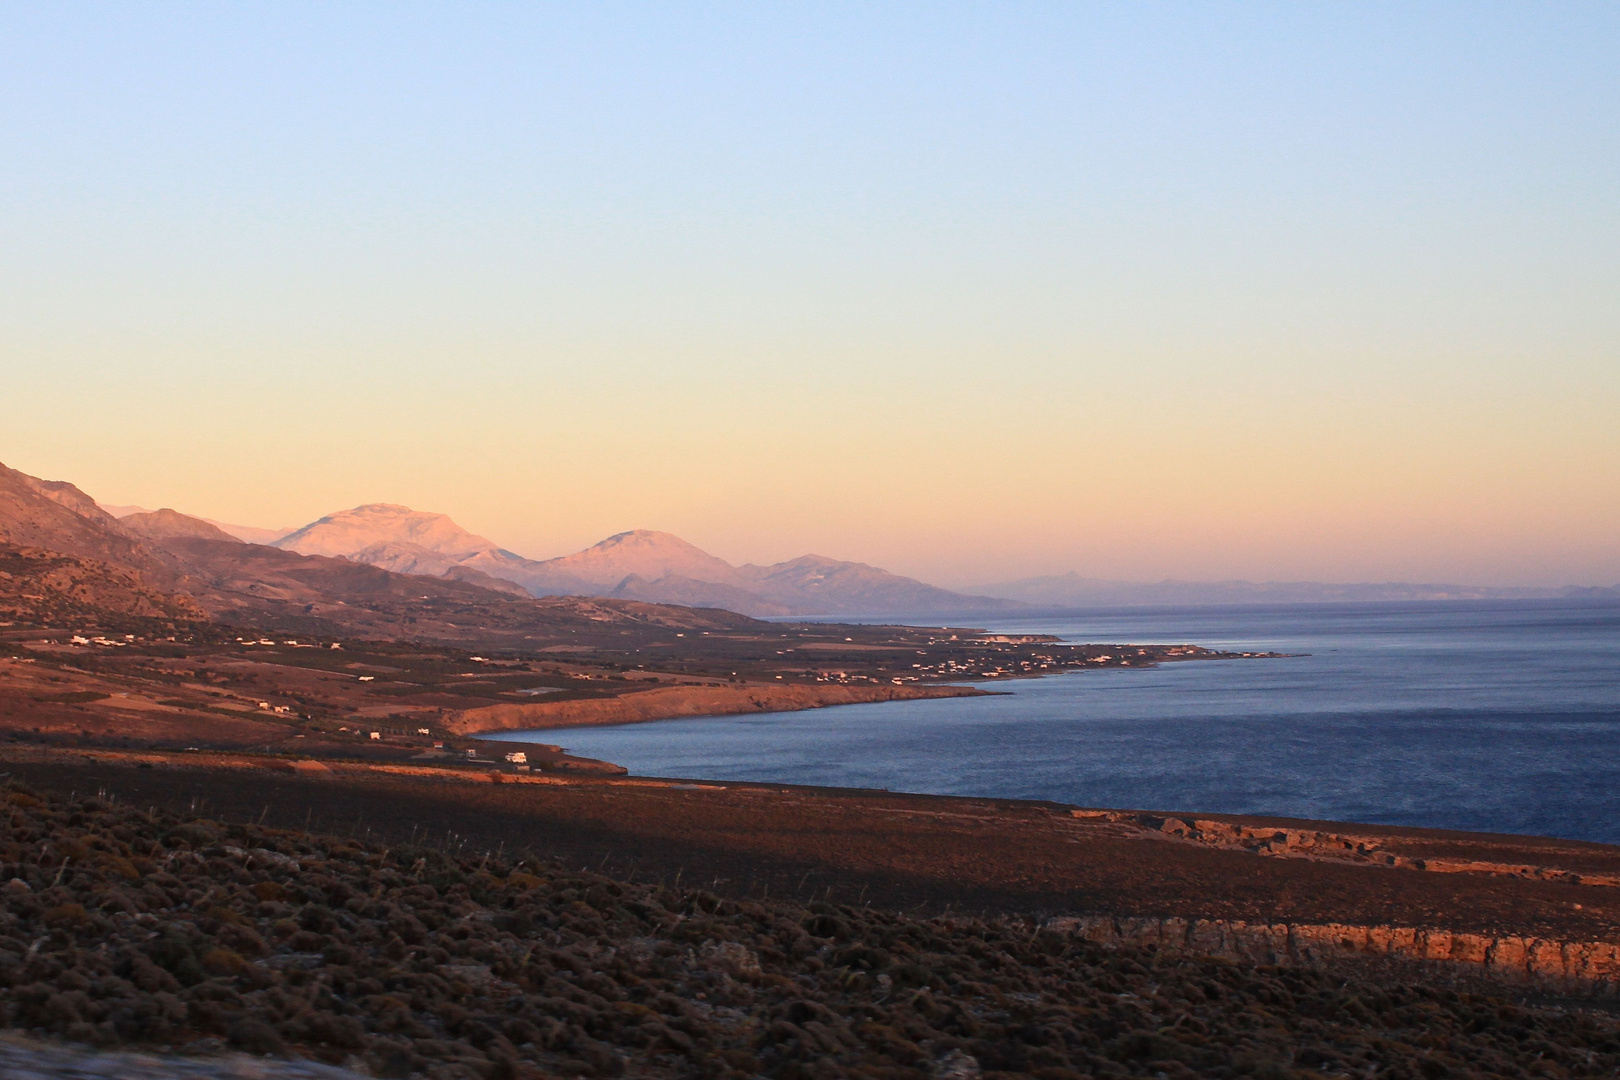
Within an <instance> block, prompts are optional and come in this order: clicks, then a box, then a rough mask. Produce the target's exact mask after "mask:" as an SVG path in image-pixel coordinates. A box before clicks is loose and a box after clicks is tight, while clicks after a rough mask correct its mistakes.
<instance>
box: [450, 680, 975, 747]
mask: <svg viewBox="0 0 1620 1080" xmlns="http://www.w3.org/2000/svg"><path fill="white" fill-rule="evenodd" d="M993 693H995V691H993V690H982V689H980V688H978V687H976V686H962V685H958V684H951V683H947V684H940V685H928V686H920V685H916V684H907V685H901V686H849V685H841V684H839V685H819V684H818V685H806V684H804V683H784V684H782V685H779V686H771V685H767V684H764V683H741V684H738V683H722V684H719V685H714V684H710V685H705V686H660V687H654V688H653V689H650V690H637V691H634V692H632V693H627V694H620V695H618V696H617V697H611V698H593V699H585V700H576V701H537V702H533V703H525V704H521V705H518V704H511V705H504V704H503V705H487V706H483V707H481V708H477V709H465V710H463V711H461V712H458V713H452V714H450V715H448V716H446V717H445V718H444V720H443V721H442V724H443V727H444V729H445V731H447V732H449V733H450V734H452V735H462V736H475V735H480V734H488V733H492V732H497V731H548V730H555V729H558V728H574V727H606V726H609V725H613V724H641V723H649V722H651V721H654V720H676V719H683V718H689V717H699V716H735V715H737V714H739V713H754V712H762V713H763V712H798V711H801V710H804V709H823V708H826V707H828V706H831V705H863V704H869V703H872V702H878V701H917V700H925V699H930V698H955V697H982V696H987V695H990V694H993Z"/></svg>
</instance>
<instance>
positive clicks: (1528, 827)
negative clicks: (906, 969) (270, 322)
mask: <svg viewBox="0 0 1620 1080" xmlns="http://www.w3.org/2000/svg"><path fill="white" fill-rule="evenodd" d="M861 621H895V620H861ZM910 621H912V622H915V621H916V620H910ZM933 621H938V620H933ZM953 625H970V626H976V627H983V628H984V629H987V630H993V631H996V632H1001V633H1032V634H1054V635H1057V636H1058V637H1060V638H1061V639H1063V640H1065V641H1072V642H1097V643H1107V644H1115V643H1146V642H1154V643H1177V644H1180V643H1191V644H1196V645H1203V646H1207V647H1209V648H1212V649H1221V650H1231V651H1251V652H1253V651H1267V652H1281V653H1290V654H1296V655H1290V656H1287V657H1282V658H1275V659H1245V660H1220V661H1196V662H1183V663H1171V664H1164V665H1161V666H1159V667H1156V668H1149V669H1117V668H1116V669H1102V670H1093V671H1081V672H1073V673H1069V674H1062V675H1052V676H1046V677H1042V678H1032V679H1017V680H1005V679H995V680H989V681H986V682H983V683H978V684H976V685H980V686H983V687H984V688H985V689H988V690H995V691H998V694H997V695H996V696H992V697H975V698H955V699H946V700H934V701H913V702H890V703H882V704H873V705H846V706H840V707H835V708H826V709H814V710H809V711H804V712H787V713H763V714H752V715H747V716H725V717H711V718H700V719H685V720H666V721H661V722H657V723H646V724H627V725H621V726H614V727H601V728H582V729H570V730H568V731H565V732H556V731H550V732H538V733H527V734H526V733H522V732H513V733H509V734H508V735H507V736H506V737H507V738H525V737H527V738H531V739H534V740H536V741H547V742H550V741H557V740H558V739H559V737H560V738H561V741H562V742H563V743H565V744H566V747H567V749H568V750H569V752H571V753H575V754H582V755H585V756H587V757H594V758H603V759H606V760H609V761H614V762H618V763H619V764H621V765H624V766H626V767H628V768H629V769H630V771H631V772H632V773H635V774H641V775H652V776H663V777H683V778H692V779H712V780H747V781H763V782H767V783H783V784H815V785H822V786H830V787H844V788H850V787H858V788H885V789H889V790H892V791H908V792H927V793H935V794H949V795H977V796H991V797H997V798H1017V799H1048V800H1054V801H1057V802H1062V803H1068V804H1073V805H1076V806H1085V807H1110V808H1121V809H1126V808H1128V809H1148V810H1159V811H1170V812H1185V813H1193V812H1204V813H1227V814H1264V815H1275V816H1283V817H1293V818H1310V819H1318V820H1329V821H1343V822H1363V823H1375V824H1390V825H1418V826H1429V827H1438V828H1448V829H1463V830H1470V831H1478V832H1497V833H1529V834H1538V835H1545V836H1557V837H1565V838H1569V839H1578V840H1595V841H1603V842H1608V843H1620V604H1616V603H1615V602H1613V601H1609V602H1581V601H1555V600H1541V601H1452V602H1432V603H1365V604H1310V605H1277V606H1223V607H1186V608H1154V609H1126V610H1112V611H1095V612H1074V613H1067V614H1060V615H1045V616H1040V617H1026V618H1012V617H1009V618H998V619H995V620H992V621H990V622H986V621H985V620H984V619H983V618H982V617H980V618H978V619H969V620H962V621H955V620H953Z"/></svg>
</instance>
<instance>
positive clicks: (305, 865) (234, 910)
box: [0, 785, 1620, 1080]
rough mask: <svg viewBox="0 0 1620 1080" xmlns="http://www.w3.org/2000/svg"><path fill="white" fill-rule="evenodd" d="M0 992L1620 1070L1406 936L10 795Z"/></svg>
mask: <svg viewBox="0 0 1620 1080" xmlns="http://www.w3.org/2000/svg"><path fill="white" fill-rule="evenodd" d="M3 800H4V802H3V806H0V814H3V815H4V820H5V822H6V828H5V832H4V838H3V840H0V861H3V863H4V865H3V867H0V878H4V879H5V883H4V884H0V1013H3V1022H4V1023H5V1024H6V1025H7V1026H11V1027H15V1028H23V1029H28V1030H30V1031H32V1032H34V1033H35V1034H37V1035H49V1036H54V1037H61V1038H66V1039H70V1040H74V1041H78V1042H83V1043H89V1044H94V1045H99V1046H120V1045H129V1044H136V1045H142V1046H146V1047H149V1048H153V1049H165V1048H168V1049H175V1048H183V1049H186V1050H188V1051H189V1052H193V1053H197V1052H210V1051H216V1052H217V1051H218V1050H222V1049H224V1048H226V1047H236V1048H238V1049H241V1050H246V1051H248V1052H251V1053H257V1054H270V1055H295V1056H303V1057H311V1058H315V1059H320V1060H324V1061H327V1062H332V1063H344V1062H346V1063H348V1064H349V1065H350V1066H351V1067H354V1068H361V1067H363V1068H364V1069H365V1070H367V1071H369V1072H371V1073H372V1074H373V1075H378V1076H401V1077H403V1076H407V1075H412V1074H417V1073H420V1074H425V1075H427V1076H430V1077H521V1076H528V1077H541V1076H552V1075H585V1076H621V1075H624V1076H705V1077H708V1076H713V1077H727V1076H737V1077H742V1076H755V1075H761V1074H763V1075H767V1076H773V1077H801V1076H803V1077H840V1076H867V1077H894V1078H900V1077H917V1078H923V1077H971V1076H977V1075H987V1076H993V1075H1003V1076H1032V1077H1045V1078H1060V1077H1072V1076H1084V1075H1095V1076H1124V1075H1139V1076H1163V1077H1185V1076H1211V1077H1226V1076H1239V1075H1247V1076H1259V1077H1285V1076H1310V1075H1355V1076H1358V1077H1359V1076H1366V1077H1391V1078H1396V1077H1399V1078H1407V1077H1410V1078H1412V1080H1418V1078H1430V1080H1435V1078H1440V1077H1447V1076H1554V1077H1561V1076H1607V1075H1613V1074H1614V1073H1615V1070H1616V1069H1617V1068H1620V1031H1617V1025H1616V1023H1615V1022H1614V1021H1613V1020H1612V1018H1609V1017H1607V1016H1605V1015H1603V1014H1595V1013H1589V1012H1584V1011H1580V1010H1576V1009H1571V1008H1567V1007H1565V1008H1559V1007H1545V1006H1540V1007H1538V1006H1531V1005H1526V1004H1522V1003H1520V1004H1515V1003H1512V1002H1510V1001H1508V1000H1505V999H1503V998H1501V997H1498V996H1493V995H1491V994H1481V993H1478V992H1476V991H1475V990H1474V989H1465V990H1459V989H1457V988H1455V987H1454V986H1453V985H1448V983H1449V980H1448V978H1447V977H1446V976H1444V975H1443V974H1437V973H1436V972H1435V971H1433V970H1429V969H1423V968H1419V967H1416V966H1412V967H1410V968H1407V969H1400V968H1392V967H1387V966H1386V967H1380V966H1376V965H1373V964H1370V963H1368V962H1366V961H1358V960H1345V961H1342V962H1339V963H1333V962H1325V963H1319V964H1315V965H1301V966H1290V967H1278V966H1265V965H1254V964H1244V963H1234V962H1231V961H1226V960H1220V959H1215V958H1210V957H1199V956H1196V955H1189V954H1186V953H1183V952H1172V951H1162V950H1157V949H1152V948H1142V949H1139V948H1133V947H1129V946H1124V947H1110V946H1106V945H1101V944H1097V943H1095V942H1092V941H1088V940H1086V939H1085V938H1083V937H1081V936H1078V935H1076V934H1074V933H1072V932H1069V931H1066V930H1063V929H1053V928H1049V927H1048V928H1043V927H1042V926H1041V925H1040V924H1039V923H1037V922H1034V921H1032V920H1029V919H1024V918H1018V917H1011V916H992V917H988V918H982V917H962V916H955V917H952V916H936V917H932V918H922V917H912V916H907V915H905V914H902V913H899V912H896V911H894V910H892V909H889V908H886V907H882V906H878V905H871V906H868V905H865V904H838V903H829V902H825V901H815V902H810V903H808V904H807V903H803V902H801V901H797V900H793V901H788V900H780V899H778V900H764V899H754V900H750V899H731V898H725V897H722V896H720V895H718V894H716V893H714V892H712V891H708V890H704V889H700V888H691V887H684V886H677V885H675V884H674V883H672V882H666V883H664V884H662V885H655V884H648V883H643V884H636V883H631V882H626V881H623V880H616V879H614V878H611V877H607V876H603V875H599V874H596V873H592V872H589V871H586V870H573V869H569V868H566V867H564V866H563V865H561V864H560V863H557V862H554V861H546V860H543V859H540V858H537V857H534V856H532V855H523V854H521V853H514V852H508V851H496V852H484V851H477V852H472V851H461V850H458V851H457V852H456V853H451V852H450V851H447V850H446V849H445V847H443V846H441V847H430V846H421V845H411V844H405V845H397V844H396V845H391V846H384V845H380V844H367V843H362V842H359V841H356V840H354V839H350V838H344V837H339V836H331V835H318V834H311V833H305V832H302V831H291V830H283V829H273V828H269V827H266V826H260V825H257V824H254V823H251V822H238V823H228V822H224V821H219V820H213V819H210V818H208V817H204V816H200V815H196V814H187V813H179V814H177V813H172V812H169V811H165V810H162V809H158V810H150V809H148V808H147V807H144V806H133V805H130V804H127V803H123V802H114V801H112V800H111V799H110V798H90V797H78V798H73V799H68V798H63V797H60V796H51V795H48V794H44V793H41V792H33V791H29V790H25V789H23V788H21V787H19V786H16V785H13V787H12V788H11V789H9V790H7V791H6V792H5V793H4V795H3Z"/></svg>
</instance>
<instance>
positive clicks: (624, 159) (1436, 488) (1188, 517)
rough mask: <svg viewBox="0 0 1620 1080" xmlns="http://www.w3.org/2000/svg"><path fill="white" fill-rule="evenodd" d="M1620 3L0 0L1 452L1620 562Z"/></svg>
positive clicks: (270, 518)
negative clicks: (259, 0)
mask: <svg viewBox="0 0 1620 1080" xmlns="http://www.w3.org/2000/svg"><path fill="white" fill-rule="evenodd" d="M1617 54H1620V6H1616V5H1613V4H1600V3H1563V4H1534V3H1513V4H1505V3H1504V4H1491V3H1480V2H1470V3H1458V4H1448V3H1405V2H1403V3H1389V4H1379V3H1358V4H1353V5H1350V4H1308V5H1307V4H1292V3H1278V4H1266V3H1253V4H1226V5H1220V4H1180V3H1160V4H1084V3H1051V4H1043V3H1033V2H1031V3H1019V4H1005V3H981V4H958V3H947V2H936V3H929V4H916V5H910V4H905V3H892V4H881V5H872V4H839V3H825V2H818V3H813V4H812V3H804V4H788V3H766V4H760V3H750V4H736V5H726V4H685V5H661V4H615V3H602V4H591V5H582V4H552V5H548V4H543V3H523V4H517V3H513V4H492V3H471V2H458V3H454V4H450V3H443V4H424V3H414V4H413V3H389V4H380V3H379V4H365V3H353V4H343V5H333V4H324V3H323V4H298V3H292V2H288V3H278V4H260V5H248V4H225V3H196V4H191V3H182V2H174V3H122V4H106V3H102V4H97V3H84V4H74V5H61V4H44V3H40V4H18V3H7V2H4V0H0V461H3V462H5V463H6V464H7V465H10V466H12V467H14V468H19V469H22V470H24V471H26V472H30V473H33V474H35V475H42V476H46V477H48V478H52V479H69V480H72V481H74V482H75V483H77V484H78V485H79V486H80V487H82V488H84V489H85V490H87V491H88V492H90V493H91V494H92V495H94V496H95V497H97V498H98V499H100V500H102V501H104V502H108V503H119V504H124V503H133V504H139V505H143V506H148V507H157V506H172V507H174V508H176V509H180V510H184V511H186V512H189V513H195V514H200V515H204V516H207V517H211V518H216V519H221V520H226V521H233V522H242V523H248V524H256V525H266V526H294V525H300V524H303V523H305V522H307V521H310V520H312V519H313V518H316V517H318V516H320V515H321V514H324V513H328V512H330V511H333V510H337V509H341V508H345V507H349V506H353V505H357V504H360V503H365V502H394V503H404V504H407V505H410V506H412V507H415V508H417V509H421V510H432V511H439V512H444V513H448V514H450V515H451V516H453V517H454V518H455V519H456V520H457V521H458V522H460V523H461V524H462V525H464V526H465V527H467V528H469V529H471V530H472V531H474V532H477V533H480V534H483V535H486V536H489V537H491V538H493V539H495V540H497V541H498V542H500V543H502V544H503V545H505V546H507V547H509V548H511V549H512V550H515V551H518V552H520V553H522V554H525V555H529V556H531V557H537V558H543V557H549V556H552V555H558V554H564V553H567V552H569V551H573V550H576V549H578V548H581V547H583V546H585V545H587V544H590V543H593V542H595V541H596V540H599V539H601V538H603V537H604V536H607V535H609V534H611V533H614V532H618V531H621V530H624V529H630V528H655V529H664V530H668V531H671V532H674V533H677V534H678V535H680V536H682V537H684V538H686V539H688V540H690V541H692V542H693V543H696V544H698V545H699V546H701V547H703V548H705V549H707V550H710V551H712V552H714V553H715V554H717V555H720V556H722V557H724V558H727V559H730V560H732V561H735V562H745V561H753V562H771V561H775V560H778V559H783V558H790V557H793V556H797V555H800V554H803V553H806V552H816V553H818V554H823V555H829V556H833V557H837V558H847V559H856V560H859V561H863V562H869V563H874V564H877V565H881V566H884V567H886V568H889V569H891V570H896V571H899V572H903V573H908V574H912V575H915V576H919V577H922V578H924V579H926V580H930V581H934V582H937V583H940V584H945V585H951V586H967V585H972V584H976V583H987V582H993V581H1001V580H1007V579H1011V578H1016V577H1021V576H1025V575H1032V574H1045V573H1063V572H1066V571H1070V570H1074V571H1079V572H1080V573H1082V574H1085V575H1087V576H1094V577H1112V578H1126V579H1150V580H1156V579H1160V578H1166V577H1171V578H1184V579H1209V578H1234V577H1245V578H1251V579H1258V580H1300V579H1316V580H1328V581H1367V580H1381V581H1389V580H1406V581H1442V582H1457V583H1467V584H1494V585H1563V584H1614V583H1616V582H1620V64H1616V63H1614V61H1613V58H1614V56H1615V55H1617Z"/></svg>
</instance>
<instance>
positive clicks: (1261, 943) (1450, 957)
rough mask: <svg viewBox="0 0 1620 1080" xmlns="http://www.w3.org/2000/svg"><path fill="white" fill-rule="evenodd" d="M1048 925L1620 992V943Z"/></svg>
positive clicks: (1238, 956)
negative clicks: (1437, 966)
mask: <svg viewBox="0 0 1620 1080" xmlns="http://www.w3.org/2000/svg"><path fill="white" fill-rule="evenodd" d="M1046 925H1047V927H1048V928H1050V929H1053V930H1058V931H1062V932H1065V933H1071V934H1074V935H1076V936H1078V937H1082V938H1085V939H1086V940H1087V941H1093V942H1097V943H1099V944H1105V945H1130V946H1133V947H1143V946H1150V945H1151V946H1155V947H1157V948H1161V949H1168V950H1172V951H1176V952H1182V953H1187V954H1190V955H1197V956H1220V957H1225V958H1227V959H1231V960H1242V961H1246V962H1250V963H1258V964H1311V963H1319V962H1321V961H1324V960H1328V959H1332V958H1334V957H1342V956H1345V955H1347V954H1360V955H1363V956H1376V957H1394V958H1397V959H1405V960H1418V961H1436V962H1445V963H1453V964H1463V965H1468V966H1469V967H1472V968H1474V969H1476V970H1477V971H1479V972H1480V973H1482V974H1486V975H1490V976H1492V977H1495V978H1499V979H1503V980H1505V981H1508V982H1518V983H1526V982H1534V983H1540V984H1545V985H1547V986H1548V987H1549V988H1553V989H1558V990H1561V991H1566V992H1571V993H1582V994H1594V993H1595V994H1603V995H1614V994H1616V993H1620V943H1616V942H1609V941H1551V940H1547V939H1544V938H1533V937H1516V936H1503V937H1493V936H1490V935H1486V934H1468V933H1457V932H1454V931H1450V930H1428V929H1424V928H1421V927H1413V926H1350V925H1344V924H1339V923H1325V924H1316V925H1311V924H1291V923H1275V924H1269V925H1268V924H1264V923H1248V922H1241V921H1236V920H1226V919H1177V918H1165V919H1157V918H1121V917H1116V916H1109V915H1093V916H1071V917H1064V918H1058V919H1052V920H1050V921H1048V922H1047V924H1046Z"/></svg>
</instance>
